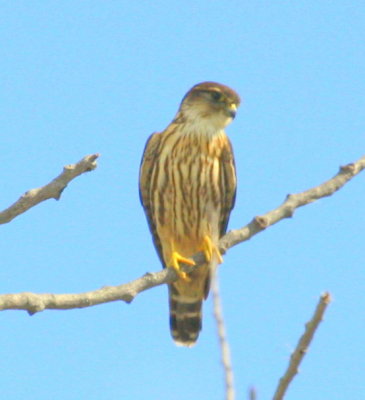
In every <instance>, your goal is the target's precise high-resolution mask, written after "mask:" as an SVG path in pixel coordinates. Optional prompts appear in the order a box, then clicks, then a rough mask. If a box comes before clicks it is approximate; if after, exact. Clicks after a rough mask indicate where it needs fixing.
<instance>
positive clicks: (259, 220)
mask: <svg viewBox="0 0 365 400" xmlns="http://www.w3.org/2000/svg"><path fill="white" fill-rule="evenodd" d="M253 220H254V222H255V223H256V224H257V225H258V226H259V228H260V229H266V228H267V227H268V226H269V225H270V224H269V220H268V218H266V217H262V216H257V217H255V218H254V219H253Z"/></svg>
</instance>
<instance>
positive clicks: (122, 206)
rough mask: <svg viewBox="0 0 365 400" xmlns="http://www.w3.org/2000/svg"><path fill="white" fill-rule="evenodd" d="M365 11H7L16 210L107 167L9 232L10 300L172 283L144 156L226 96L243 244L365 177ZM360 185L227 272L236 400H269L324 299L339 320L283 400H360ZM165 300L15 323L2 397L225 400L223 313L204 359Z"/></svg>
mask: <svg viewBox="0 0 365 400" xmlns="http://www.w3.org/2000/svg"><path fill="white" fill-rule="evenodd" d="M364 17H365V5H364V4H363V2H361V1H351V2H343V1H336V0H335V1H320V2H318V1H306V2H293V1H280V2H273V1H260V2H258V1H250V2H249V1H242V0H240V1H234V0H232V1H230V2H223V1H222V2H212V1H203V0H197V1H184V2H178V1H172V2H168V1H166V0H165V1H161V0H156V1H153V2H150V1H138V2H130V1H85V2H81V1H78V2H76V1H73V2H72V1H62V2H57V1H47V0H44V1H36V0H33V1H31V2H29V1H16V2H12V1H4V2H2V3H1V5H0V59H1V63H0V77H1V91H0V105H1V113H0V126H1V143H2V146H1V148H2V152H1V156H0V158H1V168H0V180H1V182H2V188H1V205H0V207H1V208H6V207H7V206H9V205H10V204H11V203H12V202H14V201H15V200H16V199H17V198H18V197H19V196H20V195H21V194H22V193H23V192H24V191H26V190H28V189H30V188H33V187H37V186H41V185H43V184H45V183H47V182H48V181H50V180H51V179H53V178H54V177H55V176H56V175H58V174H59V173H60V171H61V169H62V166H63V165H65V164H69V163H73V162H76V161H78V160H79V159H81V158H82V157H83V156H84V155H86V154H91V153H95V152H99V153H101V158H100V162H99V167H98V169H97V170H96V171H94V172H92V173H89V174H86V175H83V176H81V177H80V178H78V179H77V180H75V181H73V182H72V183H71V184H70V185H69V187H68V188H67V189H66V190H65V191H64V193H63V196H62V199H61V200H60V201H59V202H56V201H48V202H45V203H42V204H40V205H39V206H37V207H35V208H33V209H32V210H30V211H29V212H27V213H26V214H24V215H22V216H20V217H18V218H17V219H15V220H14V221H13V222H11V223H10V224H7V225H3V226H2V227H1V230H2V235H1V238H2V240H1V241H0V252H1V255H2V257H1V269H0V292H2V293H15V292H20V291H32V292H48V293H49V292H52V293H72V292H82V291H87V290H92V289H97V288H100V287H101V286H104V285H116V284H120V283H123V282H128V281H129V280H131V279H135V278H137V277H139V276H141V275H142V274H144V273H145V272H146V271H157V270H159V269H160V265H159V262H158V258H157V256H156V254H155V251H154V248H153V246H152V242H151V238H150V234H149V231H148V229H147V225H146V222H145V217H144V214H143V211H142V208H141V206H140V204H139V199H138V190H137V180H138V168H139V161H140V157H141V154H142V151H143V147H144V144H145V141H146V139H147V137H148V136H149V134H150V133H151V132H153V131H159V130H162V129H164V128H165V127H166V125H167V124H168V123H169V122H170V120H171V119H172V118H173V116H174V114H175V112H176V110H177V107H178V105H179V102H180V100H181V98H182V96H183V95H184V94H185V92H186V91H187V90H188V89H189V88H190V87H191V86H193V85H194V84H195V83H198V82H201V81H205V80H215V81H218V82H221V83H224V84H227V85H229V86H231V87H232V88H234V89H235V90H236V91H237V92H239V93H240V95H241V97H242V99H243V104H242V106H241V108H240V110H239V113H238V116H237V118H236V120H235V121H234V123H233V124H232V125H231V126H230V127H229V128H228V134H229V135H230V138H231V140H232V143H233V146H234V150H235V156H236V164H237V174H238V180H239V186H238V193H237V202H236V207H235V210H234V211H233V213H232V215H231V221H230V225H229V226H230V228H239V227H241V226H243V225H245V224H246V223H248V222H249V221H250V220H251V219H252V217H253V216H255V215H259V214H262V213H265V212H267V211H268V210H270V209H272V208H274V207H276V206H278V205H279V204H280V203H281V202H282V201H283V200H284V198H285V196H286V195H287V194H288V193H295V192H299V191H303V190H306V189H308V188H310V187H312V186H314V185H317V184H319V183H321V182H323V181H324V180H327V179H328V178H330V177H331V176H333V175H334V174H335V173H336V172H337V170H338V167H339V166H340V165H343V164H346V163H348V162H351V161H354V160H356V159H358V158H359V157H360V156H361V155H362V154H363V153H364V144H365V140H364V139H365V137H364V132H365V122H364V109H365V97H364V93H365V80H364V77H365V74H364V71H365V47H364V43H365V28H364ZM364 180H365V176H364V175H360V176H358V177H356V178H355V179H354V180H353V181H351V182H350V183H349V184H348V185H347V186H346V187H345V188H344V189H342V190H341V191H340V192H338V193H336V194H335V195H334V196H333V197H331V198H327V199H323V200H320V201H318V202H317V203H315V204H312V205H308V206H306V207H304V208H302V209H300V210H298V211H297V213H296V214H295V216H294V218H293V219H291V220H285V221H282V222H280V223H279V224H277V225H275V226H274V227H271V228H270V229H268V230H267V231H265V232H264V233H262V234H260V235H257V236H256V237H255V238H253V239H252V240H250V241H249V242H246V243H244V244H241V245H239V246H236V247H235V248H234V249H232V250H231V251H229V253H228V254H227V255H226V256H225V263H224V264H223V266H222V268H221V269H220V278H221V290H222V301H223V305H224V310H225V319H226V325H227V331H228V335H229V339H230V343H231V347H232V349H231V350H232V356H233V366H234V370H235V379H236V389H237V394H238V396H239V398H245V396H246V393H247V390H248V387H249V386H251V385H255V386H256V388H257V391H258V396H259V397H258V399H268V398H271V396H272V395H273V393H274V390H275V387H276V384H277V381H278V379H279V377H280V376H281V375H282V373H283V371H284V369H285V368H286V365H287V362H288V359H289V356H290V353H291V351H292V350H293V349H294V347H295V345H296V343H297V340H298V338H299V336H300V335H301V333H302V332H303V329H304V323H305V322H306V321H307V320H308V319H309V318H310V316H311V315H312V312H313V310H314V307H315V305H316V304H317V301H318V298H319V296H320V294H321V293H322V292H323V291H325V290H329V291H330V292H331V293H332V295H333V297H334V301H333V303H332V304H331V306H330V308H329V310H328V312H327V314H326V316H325V320H324V322H323V324H322V325H321V326H320V329H319V331H318V332H317V334H316V337H315V340H314V343H313V344H312V346H311V347H310V350H309V352H308V355H307V356H306V358H305V360H304V362H303V364H302V365H301V369H300V374H299V375H298V376H297V377H296V379H295V381H294V383H293V384H292V385H291V387H290V390H289V393H288V396H287V399H296V400H301V399H303V400H304V399H311V400H316V399H331V400H340V399H341V400H342V399H346V398H361V397H364V396H365V383H364V368H363V364H364V358H365V346H364V335H365V314H364V310H365V295H364V286H365V268H364V267H365V262H364V261H365V254H364V253H365V250H364V236H363V235H364V224H365V217H364V215H365V213H364V195H365V191H364ZM166 292H167V290H166V288H165V287H159V288H155V289H153V290H149V291H147V292H145V293H143V294H141V295H140V296H138V297H137V298H136V299H135V301H134V302H133V303H132V304H131V305H126V304H124V303H112V304H107V305H102V306H98V307H93V308H89V309H84V310H73V311H45V312H43V313H39V314H37V315H35V316H33V317H29V316H28V315H27V314H26V313H25V312H20V311H5V312H3V313H1V315H0V318H1V321H2V324H1V326H2V328H1V331H0V340H1V343H2V346H1V347H2V350H1V353H2V357H1V360H2V362H1V363H2V367H1V371H2V373H1V377H0V386H1V393H2V397H3V398H6V399H9V400H15V399H24V398H25V397H26V398H27V399H29V400H32V399H37V400H39V399H47V400H48V399H50V398H52V399H55V400H58V399H71V400H72V399H82V398H85V399H172V400H182V399H184V400H185V399H199V400H205V399H206V400H208V399H209V400H212V399H222V396H223V389H224V386H223V381H222V371H221V367H220V364H219V358H220V355H219V349H218V345H217V337H216V333H215V326H214V322H213V318H212V307H211V301H210V300H208V301H207V302H206V304H205V311H204V314H205V315H204V330H203V332H202V334H201V336H200V339H199V342H198V344H197V345H196V347H194V348H192V349H182V348H177V347H175V345H174V344H173V343H172V341H171V340H170V336H169V328H168V305H167V293H166Z"/></svg>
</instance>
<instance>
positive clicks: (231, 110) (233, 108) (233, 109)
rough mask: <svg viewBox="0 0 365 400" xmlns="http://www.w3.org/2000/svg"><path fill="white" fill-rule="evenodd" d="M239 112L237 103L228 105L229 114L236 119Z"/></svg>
mask: <svg viewBox="0 0 365 400" xmlns="http://www.w3.org/2000/svg"><path fill="white" fill-rule="evenodd" d="M236 113H237V105H236V104H234V103H232V104H230V105H229V106H228V114H229V116H230V117H231V118H232V119H234V117H235V116H236Z"/></svg>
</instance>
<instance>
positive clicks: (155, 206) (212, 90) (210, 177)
mask: <svg viewBox="0 0 365 400" xmlns="http://www.w3.org/2000/svg"><path fill="white" fill-rule="evenodd" d="M240 102H241V100H240V97H239V95H238V94H237V93H236V92H235V91H234V90H233V89H231V88H230V87H228V86H226V85H223V84H220V83H217V82H202V83H198V84H196V85H195V86H193V87H192V88H191V89H190V90H189V91H188V92H187V93H186V95H185V96H184V97H183V99H182V101H181V104H180V107H179V109H178V111H177V114H176V115H175V117H174V119H173V120H172V122H171V123H170V124H169V125H168V126H167V128H166V129H165V130H163V131H161V132H155V133H153V134H152V135H151V136H150V137H149V138H148V140H147V142H146V145H145V148H144V152H143V156H142V160H141V165H140V173H139V195H140V201H141V203H142V206H143V209H144V212H145V214H146V218H147V222H148V226H149V229H150V232H151V234H152V239H153V243H154V246H155V248H156V251H157V253H158V256H159V258H160V261H161V263H162V265H163V267H164V268H173V269H174V270H175V271H176V273H177V276H178V279H177V280H176V281H175V282H173V283H170V284H169V285H168V292H169V309H170V331H171V336H172V338H173V340H174V341H175V343H176V344H177V345H180V346H186V347H191V346H193V345H194V344H195V342H196V341H197V339H198V336H199V332H200V331H201V329H202V302H203V300H204V299H206V298H207V296H208V293H209V288H210V282H211V279H212V277H213V274H214V273H215V270H216V267H217V266H218V264H220V263H221V262H222V261H223V260H222V256H221V253H220V251H219V247H218V242H219V239H220V238H221V237H222V236H223V235H224V234H225V232H226V229H227V224H228V220H229V216H230V213H231V210H232V208H233V207H234V203H235V197H236V181H237V179H236V169H235V161H234V155H233V149H232V145H231V142H230V140H229V138H228V136H227V135H226V133H225V131H224V128H225V127H226V126H227V125H228V124H230V123H231V122H232V120H233V119H234V118H235V116H236V112H237V108H238V107H239V105H240ZM198 252H203V254H204V256H205V261H206V262H205V263H204V264H203V265H201V266H199V267H198V268H192V271H191V272H188V273H187V272H184V271H183V269H182V264H187V265H190V266H194V265H195V262H194V260H193V259H192V258H191V257H192V256H193V255H194V254H196V253H198Z"/></svg>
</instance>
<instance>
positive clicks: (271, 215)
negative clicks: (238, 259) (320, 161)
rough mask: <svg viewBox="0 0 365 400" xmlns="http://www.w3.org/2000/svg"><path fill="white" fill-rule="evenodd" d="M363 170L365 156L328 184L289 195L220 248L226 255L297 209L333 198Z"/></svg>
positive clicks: (232, 234) (230, 234) (225, 238)
mask: <svg viewBox="0 0 365 400" xmlns="http://www.w3.org/2000/svg"><path fill="white" fill-rule="evenodd" d="M363 169H365V156H363V157H361V158H360V159H359V160H357V161H356V162H354V163H351V164H348V165H345V166H344V167H341V168H340V171H339V172H338V174H337V175H335V176H334V177H333V178H331V179H330V180H328V181H327V182H324V183H322V184H321V185H319V186H315V187H314V188H311V189H308V190H306V191H304V192H301V193H297V194H289V195H287V197H286V200H285V201H284V203H283V204H282V205H281V206H279V207H277V208H275V209H274V210H271V211H269V212H268V213H266V214H264V215H261V216H257V217H255V218H254V219H253V220H252V221H251V222H250V223H249V224H248V225H246V226H244V227H243V228H241V229H238V230H232V231H230V232H228V233H227V234H226V235H225V236H223V237H222V239H221V240H220V241H219V247H220V250H221V252H222V254H224V253H225V252H226V251H227V249H229V248H231V247H233V246H235V245H236V244H238V243H241V242H244V241H246V240H249V239H251V238H252V236H254V235H256V234H257V233H259V232H261V231H263V230H264V229H266V228H268V227H269V226H271V225H274V224H276V223H277V222H279V221H280V220H282V219H284V218H291V217H292V216H293V214H294V211H295V210H296V209H297V208H299V207H302V206H305V205H307V204H309V203H313V202H314V201H316V200H318V199H321V198H323V197H327V196H331V195H332V194H333V193H335V192H336V191H337V190H339V189H341V188H342V187H343V186H344V185H345V184H346V183H347V182H348V181H350V180H351V179H352V178H353V177H354V176H355V175H357V174H359V173H360V172H361V171H362V170H363Z"/></svg>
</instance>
